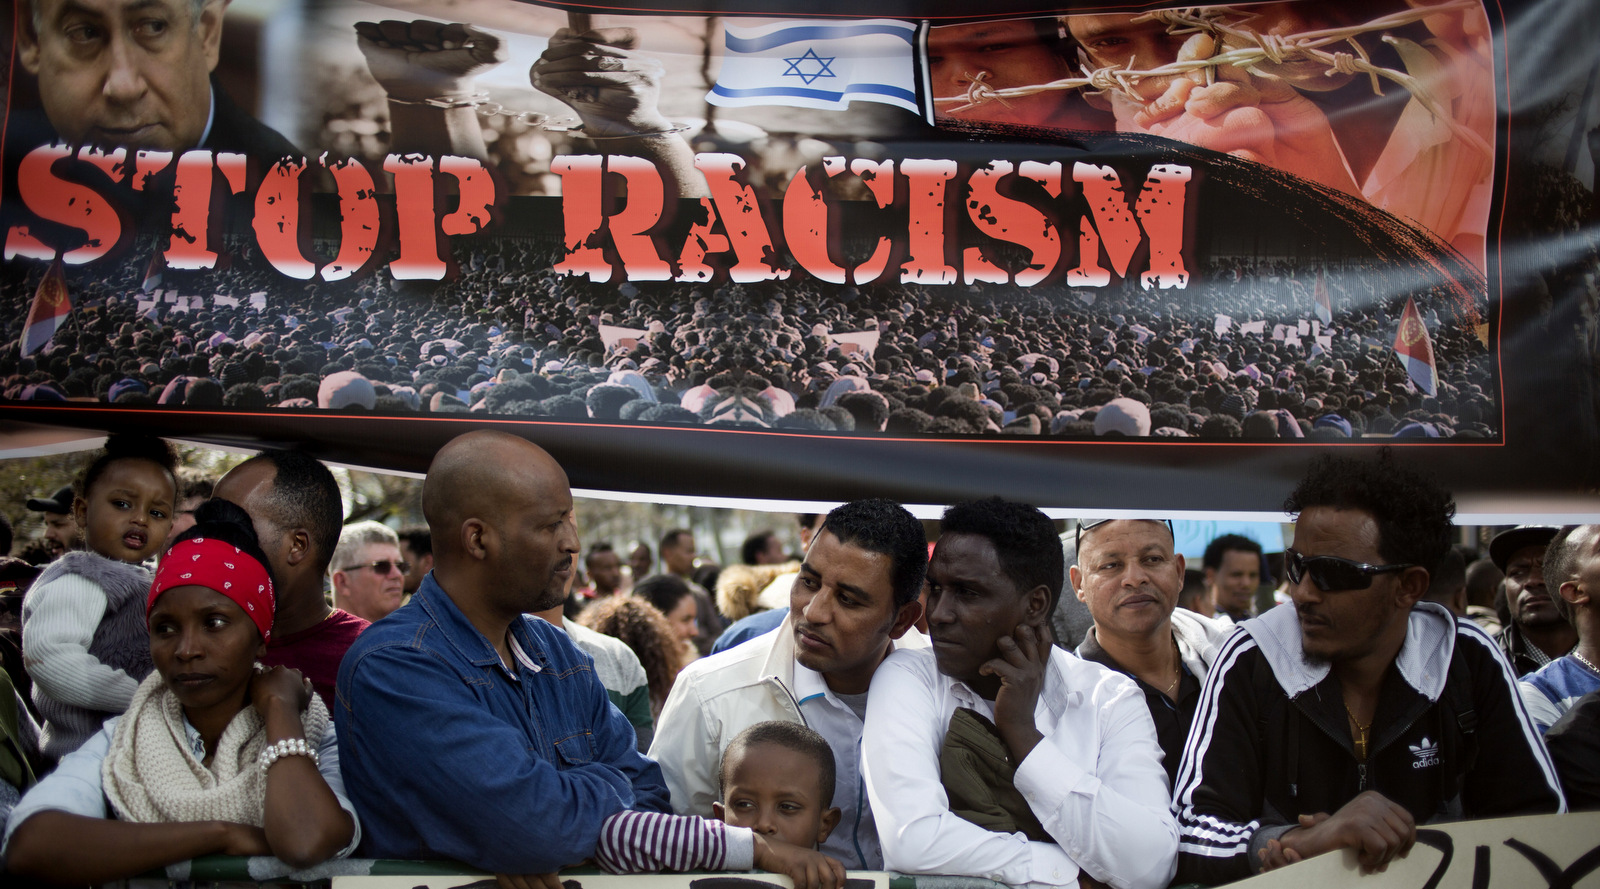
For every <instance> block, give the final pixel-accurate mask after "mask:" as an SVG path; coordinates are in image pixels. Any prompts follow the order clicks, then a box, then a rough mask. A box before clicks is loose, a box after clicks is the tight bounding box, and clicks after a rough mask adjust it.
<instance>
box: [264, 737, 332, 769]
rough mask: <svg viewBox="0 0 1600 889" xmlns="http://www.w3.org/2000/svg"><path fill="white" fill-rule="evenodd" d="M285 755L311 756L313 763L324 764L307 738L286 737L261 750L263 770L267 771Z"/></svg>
mask: <svg viewBox="0 0 1600 889" xmlns="http://www.w3.org/2000/svg"><path fill="white" fill-rule="evenodd" d="M285 756H309V757H311V764H312V765H314V766H320V765H322V757H321V756H319V755H317V751H315V750H312V749H311V745H310V744H307V743H306V739H305V738H285V739H283V740H282V741H279V742H278V743H276V744H268V745H267V746H266V747H264V748H262V750H261V771H263V772H265V771H266V770H267V769H269V768H271V767H272V764H273V763H275V762H277V761H278V760H280V759H282V758H284V757H285Z"/></svg>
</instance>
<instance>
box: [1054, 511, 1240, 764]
mask: <svg viewBox="0 0 1600 889" xmlns="http://www.w3.org/2000/svg"><path fill="white" fill-rule="evenodd" d="M1240 539H1243V538H1240ZM1077 552H1078V559H1077V562H1078V563H1077V564H1076V565H1073V566H1072V571H1071V575H1070V576H1071V578H1072V588H1073V590H1074V591H1076V592H1077V594H1078V599H1079V600H1081V601H1082V602H1083V603H1084V604H1085V605H1087V606H1088V607H1089V614H1090V615H1091V616H1092V617H1094V626H1093V627H1092V628H1090V630H1089V632H1088V634H1087V635H1086V636H1084V639H1083V642H1082V643H1081V644H1079V646H1078V657H1081V658H1083V659H1084V660H1090V661H1094V662H1095V663H1098V664H1101V665H1102V666H1105V667H1109V668H1111V669H1113V670H1116V671H1117V672H1118V673H1122V674H1124V675H1126V676H1128V677H1130V678H1131V679H1133V681H1134V683H1135V684H1137V685H1138V686H1139V691H1140V692H1141V693H1142V694H1143V695H1144V702H1145V706H1147V707H1148V708H1149V709H1150V718H1151V719H1152V720H1154V721H1155V724H1156V738H1157V739H1158V740H1159V741H1160V742H1161V752H1162V754H1163V756H1162V763H1163V765H1165V766H1166V769H1167V782H1168V784H1169V786H1170V784H1171V782H1172V779H1173V778H1175V777H1177V773H1178V759H1179V758H1180V757H1181V756H1183V741H1184V739H1185V738H1186V737H1188V735H1189V724H1190V723H1191V722H1193V721H1194V710H1195V706H1196V705H1197V704H1199V702H1200V684H1201V683H1203V682H1205V680H1206V674H1207V673H1208V672H1210V670H1211V664H1212V662H1213V661H1214V660H1215V659H1216V656H1217V649H1218V648H1219V647H1220V646H1221V645H1222V640H1223V639H1225V638H1226V637H1227V635H1228V633H1229V632H1230V631H1231V630H1232V629H1233V628H1232V625H1231V624H1224V623H1222V622H1220V621H1215V620H1211V619H1209V618H1205V617H1201V616H1200V615H1198V614H1195V613H1194V612H1191V611H1185V610H1182V609H1179V608H1177V607H1176V605H1177V601H1178V593H1179V591H1181V590H1182V589H1183V570H1184V563H1183V556H1182V555H1181V554H1179V553H1175V552H1173V538H1172V526H1171V525H1170V524H1168V523H1166V522H1162V521H1152V520H1148V519H1129V520H1119V521H1098V522H1085V523H1083V524H1082V525H1080V526H1079V528H1078V546H1077Z"/></svg>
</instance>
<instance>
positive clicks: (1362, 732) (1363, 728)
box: [1343, 701, 1372, 762]
mask: <svg viewBox="0 0 1600 889" xmlns="http://www.w3.org/2000/svg"><path fill="white" fill-rule="evenodd" d="M1343 703H1344V712H1345V713H1346V715H1348V716H1349V717H1350V722H1351V723H1352V724H1354V725H1355V727H1356V734H1357V737H1356V739H1355V742H1356V758H1357V759H1359V760H1361V761H1362V762H1366V761H1367V729H1370V728H1372V723H1371V722H1368V723H1367V724H1366V725H1362V724H1361V720H1359V719H1357V718H1356V714H1355V713H1354V712H1353V711H1352V710H1351V709H1350V703H1349V702H1348V701H1345V702H1343Z"/></svg>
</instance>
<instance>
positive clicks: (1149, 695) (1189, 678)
mask: <svg viewBox="0 0 1600 889" xmlns="http://www.w3.org/2000/svg"><path fill="white" fill-rule="evenodd" d="M1078 656H1079V657H1081V658H1083V659H1084V660H1087V661H1094V662H1095V663H1097V664H1100V665H1101V666H1104V667H1109V668H1111V669H1113V670H1116V671H1117V672H1118V673H1121V674H1122V675H1124V676H1127V677H1128V678H1130V679H1132V680H1133V681H1134V682H1135V683H1137V684H1138V686H1139V690H1140V691H1142V692H1144V705H1145V708H1146V709H1148V710H1149V711H1150V718H1151V719H1152V720H1154V721H1155V724H1156V741H1157V742H1158V743H1160V744H1161V752H1162V753H1163V754H1164V755H1163V756H1162V758H1161V764H1162V765H1163V766H1165V767H1166V769H1167V786H1168V787H1171V786H1172V782H1174V781H1176V780H1177V778H1178V761H1179V760H1180V759H1182V758H1183V742H1184V740H1185V739H1187V738H1188V737H1189V725H1190V724H1191V723H1193V722H1194V711H1195V708H1196V707H1198V706H1199V705H1200V678H1199V677H1197V676H1195V675H1194V674H1193V673H1191V672H1189V668H1188V667H1182V670H1183V678H1182V679H1180V680H1178V700H1177V701H1176V702H1173V701H1172V700H1171V699H1169V698H1168V697H1167V696H1166V695H1164V694H1162V693H1161V689H1159V688H1156V687H1155V686H1153V685H1151V684H1149V683H1147V682H1145V681H1144V680H1142V679H1140V678H1139V677H1137V676H1135V675H1133V674H1132V673H1131V672H1129V671H1128V670H1127V669H1125V668H1124V667H1123V666H1122V665H1121V664H1119V663H1117V662H1116V661H1115V660H1113V659H1112V657H1111V655H1110V654H1107V653H1106V650H1105V649H1104V648H1101V647H1100V639H1099V637H1097V636H1096V635H1095V631H1094V630H1093V629H1091V630H1090V631H1089V632H1088V634H1087V635H1085V636H1084V637H1083V644H1082V645H1079V646H1078ZM1180 666H1181V662H1180Z"/></svg>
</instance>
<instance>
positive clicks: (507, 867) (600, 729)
mask: <svg viewBox="0 0 1600 889" xmlns="http://www.w3.org/2000/svg"><path fill="white" fill-rule="evenodd" d="M422 512H423V515H424V517H426V518H427V520H428V528H429V529H430V530H431V531H432V533H433V554H434V567H433V573H431V574H429V575H428V576H427V577H425V578H423V580H422V586H421V587H420V588H418V590H417V593H416V595H414V596H412V597H411V601H410V602H408V603H407V604H406V605H404V606H403V607H401V608H400V609H399V610H397V611H395V612H394V613H393V614H391V615H389V617H388V618H386V619H385V620H382V621H379V622H378V623H376V624H373V625H372V626H371V627H369V628H368V629H367V631H366V632H365V633H363V634H362V635H361V637H360V638H359V639H357V640H356V644H355V645H354V646H352V647H351V648H350V651H349V653H348V654H347V655H346V656H345V659H344V663H343V664H342V665H341V666H340V669H339V696H338V705H337V706H336V707H335V708H334V720H335V724H336V725H337V727H338V731H339V753H340V756H341V757H342V759H343V768H344V774H345V775H346V776H347V786H348V787H349V788H350V798H351V800H352V801H353V802H354V803H355V804H356V809H357V811H358V812H360V813H361V816H362V822H361V824H362V832H363V837H362V845H361V850H362V854H364V855H366V856H368V857H372V858H451V859H455V860H457V861H463V862H466V863H467V864H470V865H472V866H473V867H476V868H481V869H483V870H485V871H488V872H491V873H495V874H499V875H502V878H501V880H500V883H501V885H503V886H524V887H526V886H540V887H547V889H560V882H559V881H558V880H557V879H556V878H555V873H556V872H557V871H559V870H560V869H561V868H563V867H566V866H568V865H573V864H577V863H578V862H580V861H583V860H584V859H586V858H590V857H592V856H593V855H594V853H595V847H596V844H597V843H598V841H599V838H600V828H601V824H602V823H603V822H604V821H605V819H606V818H608V817H610V816H612V815H615V814H618V813H620V812H623V811H627V810H641V811H647V812H648V811H653V812H664V811H666V809H667V789H666V786H665V785H664V784H662V781H661V770H660V768H659V767H658V766H657V765H656V764H655V763H653V762H651V761H649V760H648V759H645V758H644V757H643V756H642V755H641V754H640V753H639V752H638V750H637V749H635V745H636V743H637V737H636V735H635V734H634V730H633V726H632V725H630V724H629V723H628V720H627V718H626V717H624V716H623V715H622V712H621V711H619V710H618V709H617V708H616V707H614V706H612V705H611V702H610V700H609V699H608V697H607V695H606V690H605V688H604V686H602V685H601V683H600V680H599V678H598V677H597V676H596V675H595V671H594V664H593V661H592V660H591V659H590V658H589V656H588V655H585V654H583V653H581V652H580V651H579V650H578V649H577V648H576V647H575V646H574V645H573V643H572V641H571V640H570V639H569V638H568V637H567V634H566V633H564V632H562V631H561V630H560V629H558V628H556V627H554V626H551V625H550V624H548V623H546V622H545V621H542V620H539V619H537V618H533V617H530V616H528V613H530V612H538V611H544V610H547V609H549V608H553V607H557V606H559V605H560V604H561V603H562V601H563V600H564V599H565V598H566V588H567V581H568V579H569V578H570V576H571V573H572V570H573V560H574V557H575V556H576V555H577V552H578V534H577V529H576V526H575V524H574V520H573V513H572V492H571V490H570V489H569V487H568V485H567V476H566V473H565V472H563V471H562V469H561V466H560V465H559V464H557V463H556V461H555V460H554V459H552V458H551V457H550V455H549V454H547V453H545V452H544V451H543V450H542V449H540V448H539V447H538V446H537V445H534V444H532V443H531V442H528V441H526V440H524V439H521V438H518V437H516V436H513V435H508V434H506V433H503V432H497V431H487V430H485V431H478V432H469V433H467V434H465V435H462V436H459V437H457V438H455V439H453V440H451V441H450V442H448V443H446V444H445V446H444V447H443V448H441V449H440V450H439V453H438V454H437V455H435V457H434V459H433V463H432V464H431V465H430V466H429V467H428V476H427V480H426V481H424V482H423V488H422Z"/></svg>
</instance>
